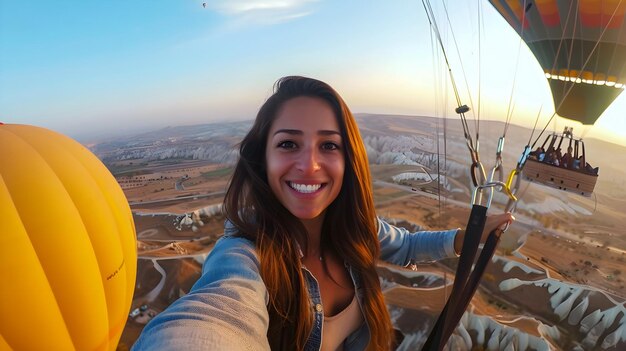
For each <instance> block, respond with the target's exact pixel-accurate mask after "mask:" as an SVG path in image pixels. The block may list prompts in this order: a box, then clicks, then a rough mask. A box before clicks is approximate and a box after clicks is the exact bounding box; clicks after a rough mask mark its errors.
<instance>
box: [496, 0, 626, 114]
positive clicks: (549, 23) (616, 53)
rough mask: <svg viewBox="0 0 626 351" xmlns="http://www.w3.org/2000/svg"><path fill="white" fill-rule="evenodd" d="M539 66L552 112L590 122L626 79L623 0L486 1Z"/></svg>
mask: <svg viewBox="0 0 626 351" xmlns="http://www.w3.org/2000/svg"><path fill="white" fill-rule="evenodd" d="M490 2H491V4H492V5H493V6H494V8H495V9H496V10H497V11H498V12H499V13H500V14H501V15H502V17H504V19H506V21H507V22H508V23H509V24H510V25H511V27H513V29H515V30H516V31H517V33H518V34H519V35H520V36H521V38H522V39H523V40H524V42H525V43H526V44H527V45H528V47H529V48H530V50H531V51H532V52H533V54H534V55H535V57H536V58H537V61H538V62H539V64H540V65H541V67H542V68H543V70H544V73H545V75H546V77H547V78H548V82H549V84H550V89H551V91H552V98H553V100H554V106H555V109H556V112H557V113H558V114H559V115H560V116H562V117H566V118H569V119H573V120H577V121H580V122H581V123H583V124H593V123H594V122H595V121H596V120H597V119H598V117H600V115H601V114H602V113H603V112H604V110H606V108H607V107H608V106H609V105H610V104H611V103H612V102H613V100H615V98H617V96H619V94H620V93H621V92H622V90H623V89H624V83H626V71H625V70H624V68H625V67H626V21H624V13H625V12H626V1H619V0H535V1H530V0H490Z"/></svg>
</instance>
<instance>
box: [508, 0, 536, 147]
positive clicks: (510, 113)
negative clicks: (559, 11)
mask: <svg viewBox="0 0 626 351" xmlns="http://www.w3.org/2000/svg"><path fill="white" fill-rule="evenodd" d="M523 5H524V7H523V8H524V9H525V10H524V11H523V12H522V24H523V23H524V22H525V21H526V12H528V10H530V8H531V6H532V3H529V4H527V3H526V0H524V3H523ZM523 39H524V26H523V25H522V26H521V29H520V35H519V42H518V43H517V55H516V58H515V71H514V73H513V84H511V94H510V95H509V104H508V107H507V111H506V122H505V123H504V131H503V132H502V137H505V136H506V132H507V131H508V129H509V125H510V124H511V119H512V117H513V96H514V93H515V87H516V85H517V84H516V83H517V71H518V69H519V58H520V53H521V50H522V42H523Z"/></svg>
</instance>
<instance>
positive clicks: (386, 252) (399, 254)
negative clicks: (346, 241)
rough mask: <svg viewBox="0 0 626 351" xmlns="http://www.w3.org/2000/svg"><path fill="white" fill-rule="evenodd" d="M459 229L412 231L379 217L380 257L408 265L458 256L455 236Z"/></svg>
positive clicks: (387, 260)
mask: <svg viewBox="0 0 626 351" xmlns="http://www.w3.org/2000/svg"><path fill="white" fill-rule="evenodd" d="M457 231H458V229H451V230H443V231H419V232H415V233H410V232H409V231H408V230H406V229H405V228H400V227H396V226H393V225H391V224H389V223H387V222H385V221H383V220H382V219H380V218H378V240H379V241H380V258H381V259H382V260H384V261H386V262H389V263H393V264H397V265H400V266H406V265H407V264H409V262H410V261H411V260H414V261H415V262H429V261H436V260H440V259H442V258H448V257H457V255H456V253H455V252H454V237H455V236H456V233H457Z"/></svg>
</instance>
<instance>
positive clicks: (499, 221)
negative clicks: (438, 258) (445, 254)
mask: <svg viewBox="0 0 626 351" xmlns="http://www.w3.org/2000/svg"><path fill="white" fill-rule="evenodd" d="M514 220H515V217H513V215H512V214H511V213H510V212H507V213H502V214H498V215H494V216H487V220H486V221H485V229H484V230H483V233H482V235H481V237H480V242H481V243H484V242H485V241H486V240H487V237H488V236H489V233H491V231H492V230H494V229H496V228H499V229H500V230H503V229H504V228H505V225H506V224H507V223H508V224H509V225H510V224H511V223H513V221H514ZM464 239H465V230H463V229H461V230H459V231H458V232H457V233H456V237H455V238H454V251H455V252H456V254H457V255H460V254H461V248H462V247H463V240H464Z"/></svg>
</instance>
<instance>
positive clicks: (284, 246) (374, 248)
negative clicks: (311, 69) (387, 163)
mask: <svg viewBox="0 0 626 351" xmlns="http://www.w3.org/2000/svg"><path fill="white" fill-rule="evenodd" d="M299 96H309V97H316V98H320V99H322V100H324V101H326V102H327V103H328V104H329V105H330V106H331V107H332V109H333V111H334V112H335V117H336V118H337V121H338V124H339V129H340V133H341V137H342V140H343V144H344V145H343V149H344V150H345V160H346V161H345V162H346V167H345V172H344V178H343V185H342V188H341V190H340V192H339V195H338V196H337V198H336V199H335V200H334V201H333V202H332V203H331V204H330V206H329V207H328V209H327V211H326V215H325V218H324V223H323V224H322V238H321V242H322V245H323V247H322V250H324V249H330V250H334V251H335V252H336V253H337V254H338V255H339V257H343V258H345V260H346V262H347V263H348V264H349V265H350V266H351V267H352V269H353V270H354V271H355V272H356V273H357V274H359V276H360V277H361V282H362V288H363V294H364V299H363V310H364V311H363V312H364V315H365V316H364V317H365V320H366V322H367V325H368V326H369V330H370V335H371V338H370V344H369V347H368V349H370V350H388V349H389V348H390V343H391V336H392V327H391V321H390V318H389V313H388V312H387V308H386V306H385V301H384V298H383V294H382V291H381V288H380V281H379V279H378V274H377V273H376V260H377V259H378V257H379V253H380V247H379V242H378V236H377V227H376V223H377V222H376V213H375V208H374V200H373V197H372V196H373V195H372V188H371V179H370V172H369V165H368V161H367V154H366V152H365V146H364V145H363V141H362V139H361V135H360V133H359V129H358V127H357V124H356V121H355V119H354V117H353V115H352V113H351V112H350V110H349V109H348V106H347V105H346V103H345V102H344V101H343V99H342V98H341V97H340V96H339V94H338V93H337V92H336V91H335V90H334V89H333V88H332V87H330V86H329V85H328V84H326V83H324V82H321V81H319V80H316V79H312V78H306V77H297V76H290V77H284V78H281V79H279V80H278V81H277V82H276V84H275V85H274V94H273V95H271V96H270V97H269V98H268V99H267V101H266V102H265V103H264V104H263V106H261V108H260V110H259V113H258V114H257V117H256V120H255V122H254V124H253V126H252V128H251V129H250V131H249V132H248V134H247V135H246V136H245V137H244V139H243V141H242V142H241V144H240V147H239V152H240V158H239V161H238V162H237V165H236V167H235V171H234V173H233V176H232V179H231V182H230V185H229V187H228V190H227V191H226V197H225V199H224V210H225V212H226V216H227V218H228V219H229V220H230V221H231V222H232V223H233V224H234V225H235V227H237V229H238V231H239V235H241V236H243V237H246V238H248V239H250V240H252V241H254V242H255V246H256V249H257V253H258V255H259V259H260V274H261V277H262V278H263V281H264V282H265V285H266V287H267V290H268V294H269V305H268V311H269V315H270V323H269V330H268V339H269V342H270V345H271V347H272V349H274V350H277V349H282V350H294V349H295V350H301V349H303V348H304V346H305V344H306V341H307V339H308V337H309V335H310V333H311V330H312V326H313V310H312V307H311V304H310V299H309V296H308V292H307V287H306V282H305V278H304V276H303V275H302V270H301V263H300V251H299V250H298V244H297V243H303V244H304V245H306V243H307V240H306V238H307V232H306V230H305V228H304V226H303V225H302V223H301V222H300V221H299V220H298V218H296V217H295V216H293V215H292V214H291V213H290V212H289V211H288V210H287V209H286V208H285V207H284V206H283V205H282V204H281V203H280V202H279V201H278V199H277V198H276V196H275V195H274V194H273V192H272V190H271V189H270V186H269V184H268V181H267V173H266V159H265V151H266V144H267V138H268V134H269V130H270V128H271V126H272V123H273V121H274V119H275V118H276V115H277V113H278V111H279V109H280V107H281V106H282V105H283V103H285V102H286V101H288V100H290V99H293V98H295V97H299ZM302 249H303V250H304V252H307V251H306V247H304V248H302Z"/></svg>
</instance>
